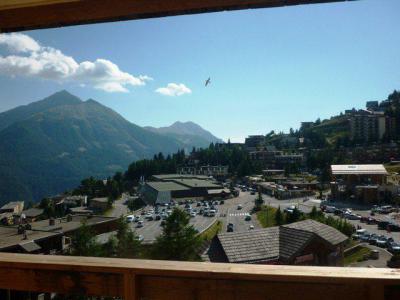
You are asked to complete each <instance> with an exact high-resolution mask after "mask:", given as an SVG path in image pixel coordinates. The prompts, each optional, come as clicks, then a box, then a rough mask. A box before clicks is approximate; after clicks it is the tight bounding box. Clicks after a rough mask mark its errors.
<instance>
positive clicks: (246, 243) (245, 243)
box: [218, 227, 279, 263]
mask: <svg viewBox="0 0 400 300" xmlns="http://www.w3.org/2000/svg"><path fill="white" fill-rule="evenodd" d="M218 239H219V241H220V242H221V245H222V247H223V249H224V252H225V254H226V256H227V257H228V260H229V262H231V263H239V262H240V263H244V262H252V261H261V260H263V261H264V260H272V259H277V258H278V257H279V227H270V228H264V229H258V230H253V231H246V232H229V233H228V232H227V233H222V234H218Z"/></svg>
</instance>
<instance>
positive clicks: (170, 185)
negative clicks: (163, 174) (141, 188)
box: [146, 181, 189, 192]
mask: <svg viewBox="0 0 400 300" xmlns="http://www.w3.org/2000/svg"><path fill="white" fill-rule="evenodd" d="M146 184H147V185H148V186H149V187H151V188H153V189H154V190H156V191H158V192H166V191H188V190H189V188H188V187H186V186H183V185H181V184H178V183H176V182H172V181H149V182H146Z"/></svg>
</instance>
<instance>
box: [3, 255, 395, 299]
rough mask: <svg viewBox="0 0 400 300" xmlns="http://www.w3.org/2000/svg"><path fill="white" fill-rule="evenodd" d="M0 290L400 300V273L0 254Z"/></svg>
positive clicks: (140, 296) (177, 296)
mask: <svg viewBox="0 0 400 300" xmlns="http://www.w3.org/2000/svg"><path fill="white" fill-rule="evenodd" d="M0 289H8V290H18V291H31V292H55V293H60V294H67V295H71V294H72V295H73V294H76V295H87V296H115V297H123V298H124V299H126V300H128V299H129V300H133V299H135V300H136V299H143V300H144V299H146V300H150V299H173V300H178V299H254V300H256V299H296V300H301V299H307V300H312V299H323V300H328V299H335V300H341V299H374V300H376V299H378V300H379V299H393V300H394V299H400V270H398V269H375V268H337V267H308V266H278V265H245V264H216V263H197V262H174V261H156V260H132V259H115V258H93V257H70V256H51V255H29V254H13V253H1V254H0Z"/></svg>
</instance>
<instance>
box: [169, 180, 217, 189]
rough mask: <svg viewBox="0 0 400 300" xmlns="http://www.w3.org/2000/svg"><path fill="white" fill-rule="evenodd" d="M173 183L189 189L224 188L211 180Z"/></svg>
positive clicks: (177, 181)
mask: <svg viewBox="0 0 400 300" xmlns="http://www.w3.org/2000/svg"><path fill="white" fill-rule="evenodd" d="M172 181H173V182H176V183H178V184H181V185H184V186H187V187H189V188H207V189H221V188H222V186H221V185H218V184H215V183H213V182H211V181H209V180H201V179H192V178H190V179H173V180H172Z"/></svg>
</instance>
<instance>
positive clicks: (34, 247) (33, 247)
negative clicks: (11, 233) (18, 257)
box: [19, 241, 42, 253]
mask: <svg viewBox="0 0 400 300" xmlns="http://www.w3.org/2000/svg"><path fill="white" fill-rule="evenodd" d="M19 246H20V247H21V248H22V249H24V251H26V252H28V253H32V252H35V251H38V250H40V249H42V248H41V247H40V246H39V245H38V244H36V243H35V242H34V241H30V242H27V243H20V244H19Z"/></svg>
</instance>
